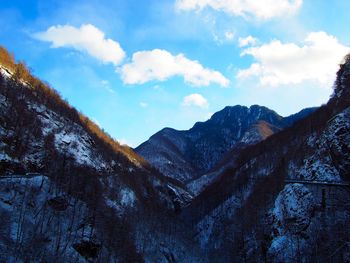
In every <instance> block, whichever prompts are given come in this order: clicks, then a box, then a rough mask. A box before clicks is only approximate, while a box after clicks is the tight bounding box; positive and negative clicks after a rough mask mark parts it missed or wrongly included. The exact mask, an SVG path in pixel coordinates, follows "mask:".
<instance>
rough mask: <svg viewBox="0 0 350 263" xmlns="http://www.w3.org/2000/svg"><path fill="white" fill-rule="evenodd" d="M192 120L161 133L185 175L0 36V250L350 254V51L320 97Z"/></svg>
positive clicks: (111, 254)
mask: <svg viewBox="0 0 350 263" xmlns="http://www.w3.org/2000/svg"><path fill="white" fill-rule="evenodd" d="M243 117H249V118H250V120H245V119H243ZM238 119H240V121H237V120H238ZM237 123H240V125H238V124H237ZM190 131H191V132H190ZM190 131H176V130H173V129H168V128H167V129H164V130H163V131H162V132H161V133H160V135H159V137H160V139H159V138H156V139H157V140H159V145H158V146H159V148H158V149H163V150H164V151H167V152H169V155H170V156H171V157H172V158H179V159H178V160H182V161H183V162H184V167H185V168H186V166H185V164H188V165H189V168H191V169H193V171H194V175H193V176H192V175H191V174H190V175H189V177H191V178H195V179H194V180H195V181H188V183H187V185H184V184H183V183H181V182H179V181H178V180H175V179H173V178H170V177H169V176H165V175H163V174H162V173H160V172H159V171H158V170H156V169H154V168H153V167H152V166H151V165H150V164H149V163H148V162H147V161H146V160H145V159H143V158H142V157H141V156H139V155H138V154H137V153H135V152H134V151H133V150H132V149H130V148H129V147H126V146H121V145H119V144H118V143H117V142H115V141H114V140H113V139H112V138H111V137H110V136H109V135H108V134H106V133H104V132H103V131H102V130H100V128H99V127H98V126H97V125H95V124H94V123H93V122H92V121H90V120H89V119H88V118H87V117H85V116H84V115H82V114H81V113H78V112H77V111H76V110H75V109H74V108H73V107H71V106H70V105H69V104H68V103H67V102H65V101H64V100H62V99H61V98H60V96H59V95H58V94H57V92H55V90H54V89H52V88H51V87H49V85H48V84H45V83H43V82H42V81H40V80H39V79H37V78H35V77H34V76H33V75H32V74H31V73H30V71H29V70H28V69H27V67H26V66H25V65H24V64H23V63H16V62H15V61H14V59H13V57H12V56H11V55H10V54H8V52H7V51H6V50H5V49H2V48H0V215H1V216H0V252H1V253H0V262H48V261H52V262H171V263H174V262H349V260H350V245H349V244H350V243H349V242H350V241H349V236H350V212H349V211H350V209H349V208H350V206H349V204H350V56H347V57H346V58H345V60H344V63H342V64H341V65H340V69H339V71H338V73H337V80H336V82H335V84H334V93H333V95H332V97H331V98H330V100H329V102H328V103H327V104H325V105H322V106H321V107H319V108H317V109H311V110H304V111H301V112H300V113H297V114H296V115H292V116H290V117H287V118H282V117H281V116H279V115H278V114H276V113H274V112H273V111H271V110H268V109H267V108H264V107H260V106H252V107H251V108H246V107H242V106H235V107H227V108H225V109H224V110H223V111H220V112H218V113H216V114H214V115H213V117H212V118H211V119H210V120H209V121H207V122H203V123H197V124H196V125H195V126H194V127H193V128H192V129H191V130H190ZM231 133H232V134H231ZM162 134H165V135H164V136H161V135H162ZM184 134H185V135H184ZM238 134H239V135H238ZM225 139H227V142H228V143H231V144H230V147H227V148H228V149H227V150H226V152H225V153H220V150H218V149H221V150H222V149H226V148H225ZM201 140H203V143H202V144H201ZM160 142H161V143H160ZM232 142H234V144H232ZM154 143H155V142H154ZM209 145H210V147H213V152H215V154H214V153H209V151H210V148H206V147H209ZM189 146H191V147H192V148H191V147H189ZM162 147H163V148H162ZM188 147H189V148H188ZM196 147H197V148H196ZM200 148H201V149H205V150H206V151H207V152H206V153H197V154H194V152H195V151H196V150H198V149H200ZM169 149H171V151H169ZM188 149H189V150H188ZM190 150H191V151H192V152H191V151H190ZM185 152H187V153H188V154H189V155H190V156H191V155H192V154H193V156H195V157H196V160H209V161H211V160H212V159H211V158H213V157H216V158H217V161H215V162H214V161H212V162H211V163H210V164H209V165H205V164H204V163H203V162H198V164H197V165H193V164H192V163H191V162H190V161H189V159H188V156H187V155H185V154H184V153H185ZM217 155H221V156H220V157H218V156H217ZM181 158H182V159H181ZM201 158H202V159H201ZM205 158H207V159H205ZM196 163H197V162H196ZM186 169H187V168H186ZM198 171H202V172H203V171H204V172H203V173H204V175H203V174H198V173H199V172H198ZM169 172H171V169H170V166H169ZM175 172H178V170H175ZM193 182H195V183H193ZM192 183H193V184H192ZM186 188H190V189H194V190H193V192H195V194H196V195H195V196H192V195H191V194H189V192H188V191H187V190H186Z"/></svg>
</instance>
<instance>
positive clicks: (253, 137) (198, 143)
mask: <svg viewBox="0 0 350 263" xmlns="http://www.w3.org/2000/svg"><path fill="white" fill-rule="evenodd" d="M314 110H315V108H309V109H305V110H302V111H301V112H299V113H297V114H294V115H291V116H289V117H286V118H283V117H282V116H280V115H278V114H277V113H276V112H275V111H273V110H270V109H269V108H267V107H263V106H259V105H253V106H251V107H249V108H248V107H246V106H240V105H236V106H227V107H225V108H224V109H223V110H221V111H218V112H216V113H215V114H213V116H212V117H211V118H210V119H209V120H208V121H205V122H197V123H196V124H195V125H194V126H193V127H192V128H191V129H189V130H187V131H177V130H175V129H171V128H165V129H163V130H161V131H159V132H157V133H156V134H154V135H153V136H152V137H151V138H150V139H149V140H148V141H146V142H144V143H143V144H141V145H140V146H138V147H137V148H136V149H135V150H136V152H137V153H139V154H140V155H141V156H143V157H144V158H145V159H146V160H148V161H149V162H150V163H151V164H152V165H153V166H155V167H156V168H158V169H159V170H160V171H161V172H162V173H163V174H165V175H166V176H168V177H171V178H174V179H177V180H180V181H182V182H188V181H190V180H192V179H194V178H196V177H198V176H199V175H200V174H203V173H206V172H208V171H209V170H210V169H212V168H213V167H214V166H215V165H216V164H217V163H218V162H219V161H220V159H221V158H222V157H223V156H224V155H225V154H226V153H227V152H228V151H230V150H231V149H233V148H237V146H238V145H240V146H241V148H242V147H244V146H245V145H251V144H254V143H257V142H259V141H261V140H264V139H266V138H267V137H268V136H270V135H272V134H274V133H276V132H278V131H280V130H282V129H284V128H285V127H287V126H290V125H292V124H293V123H294V122H296V121H298V120H300V119H302V118H303V117H305V116H307V115H308V114H310V113H311V112H313V111H314ZM237 149H238V148H237Z"/></svg>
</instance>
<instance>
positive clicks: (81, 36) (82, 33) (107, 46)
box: [33, 24, 125, 66]
mask: <svg viewBox="0 0 350 263" xmlns="http://www.w3.org/2000/svg"><path fill="white" fill-rule="evenodd" d="M33 37H34V38H36V39H38V40H41V41H47V42H51V47H52V48H60V47H69V48H73V49H76V50H79V51H84V52H86V53H88V54H89V55H90V56H92V57H94V58H96V59H98V60H100V61H102V62H103V63H112V64H113V65H115V66H117V65H119V64H120V63H121V62H122V60H123V59H124V57H125V52H124V50H123V49H122V48H121V46H120V44H119V43H118V42H117V41H114V40H112V39H109V38H106V37H105V34H104V32H102V31H101V30H100V29H98V28H97V27H95V26H93V25H91V24H84V25H82V26H80V27H79V28H77V27H73V26H70V25H64V26H62V25H57V26H52V27H50V28H48V29H47V30H46V31H44V32H38V33H35V34H34V35H33Z"/></svg>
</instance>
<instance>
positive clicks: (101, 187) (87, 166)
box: [0, 48, 195, 262]
mask: <svg viewBox="0 0 350 263" xmlns="http://www.w3.org/2000/svg"><path fill="white" fill-rule="evenodd" d="M191 198H192V197H191V195H190V194H189V193H188V192H187V191H186V190H184V187H183V186H182V185H181V184H179V183H178V182H176V181H174V180H171V179H170V178H167V177H164V176H163V175H162V174H160V173H159V172H158V171H156V170H155V169H153V168H152V167H151V166H150V165H149V164H148V163H147V162H146V161H145V160H144V159H143V158H141V157H140V156H138V155H137V154H136V153H135V152H134V151H133V150H132V149H131V148H129V147H127V146H122V145H119V143H118V142H116V141H114V140H113V139H112V138H111V137H110V136H109V135H108V134H106V133H104V132H103V131H102V130H101V129H100V128H99V127H98V126H97V125H96V124H94V123H93V122H92V121H91V120H89V119H88V118H87V117H86V116H84V115H82V114H81V113H78V111H77V110H75V109H74V108H73V107H71V106H70V105H69V104H68V103H67V102H65V101H64V100H62V99H61V98H60V96H59V95H58V94H57V92H56V91H55V90H54V89H52V88H51V87H50V86H49V85H48V84H45V83H43V82H42V81H40V80H39V79H37V78H36V77H34V76H33V75H32V74H31V73H30V71H29V70H28V68H27V67H26V66H25V65H24V64H23V63H16V62H15V61H14V59H13V57H12V56H11V55H10V54H9V53H8V52H7V51H6V50H5V49H4V48H0V214H1V219H0V221H1V224H0V225H1V226H0V251H1V253H0V261H1V262H44V261H45V262H47V261H49V260H52V261H54V262H73V261H74V262H85V261H89V262H91V261H94V262H116V261H118V262H142V261H143V260H144V258H147V257H149V258H153V257H154V258H157V257H164V253H167V252H166V251H167V250H172V251H177V250H179V251H181V248H178V247H177V244H180V245H181V244H182V243H183V242H185V241H180V240H183V238H179V239H178V240H177V243H176V244H171V242H170V241H169V240H170V239H169V238H167V237H168V235H169V233H170V231H168V227H164V228H162V229H158V230H157V233H158V235H156V234H154V235H153V236H152V238H148V239H146V237H147V236H148V233H149V232H150V231H151V230H152V229H153V224H154V222H159V224H161V223H160V222H161V221H162V220H164V221H165V222H170V220H167V219H165V218H168V217H173V215H174V214H175V213H178V212H179V210H181V209H182V208H183V207H184V206H185V205H187V204H188V202H189V201H190V200H191ZM141 218H142V221H141V220H139V219H141ZM155 218H156V219H155ZM141 225H142V227H141ZM146 226H148V227H146ZM138 229H140V230H138ZM137 230H138V231H137ZM136 233H137V235H136ZM161 242H162V244H163V250H160V249H159V247H158V246H156V245H155V244H159V243H161ZM182 247H185V245H182ZM141 248H142V255H141ZM179 253H180V252H179ZM183 254H184V255H187V254H186V252H184V253H183ZM188 257H195V255H194V254H192V255H188ZM150 261H153V260H150Z"/></svg>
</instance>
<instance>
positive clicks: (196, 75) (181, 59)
mask: <svg viewBox="0 0 350 263" xmlns="http://www.w3.org/2000/svg"><path fill="white" fill-rule="evenodd" d="M119 72H120V74H121V77H122V80H123V82H124V83H126V84H143V83H146V82H148V81H152V80H158V81H164V80H167V79H169V78H170V77H173V76H182V77H183V78H184V80H185V82H186V83H189V84H191V85H193V86H208V85H210V84H211V83H217V84H219V85H221V86H223V87H226V86H228V84H229V80H228V79H226V78H225V77H224V76H223V75H222V74H221V73H220V72H218V71H215V70H211V69H207V68H204V67H203V66H202V65H201V64H200V63H199V62H198V61H195V60H190V59H188V58H186V57H185V56H184V55H183V54H178V55H175V56H174V55H172V54H171V53H169V52H168V51H166V50H161V49H153V50H151V51H139V52H136V53H134V54H133V56H132V61H131V63H129V64H125V65H123V66H122V67H121V69H120V70H119Z"/></svg>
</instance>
